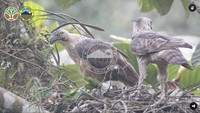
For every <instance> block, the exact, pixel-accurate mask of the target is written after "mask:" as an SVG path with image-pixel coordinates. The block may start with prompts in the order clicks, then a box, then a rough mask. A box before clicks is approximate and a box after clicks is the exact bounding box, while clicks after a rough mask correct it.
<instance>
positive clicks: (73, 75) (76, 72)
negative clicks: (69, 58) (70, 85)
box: [63, 64, 88, 87]
mask: <svg viewBox="0 0 200 113" xmlns="http://www.w3.org/2000/svg"><path fill="white" fill-rule="evenodd" d="M63 68H64V69H66V70H68V71H66V72H65V76H67V77H68V78H70V79H71V80H72V81H73V82H75V83H76V85H77V86H78V87H80V86H84V85H86V84H88V82H87V81H85V80H84V75H83V73H82V72H81V70H80V68H79V66H77V65H75V64H74V65H66V66H63Z"/></svg>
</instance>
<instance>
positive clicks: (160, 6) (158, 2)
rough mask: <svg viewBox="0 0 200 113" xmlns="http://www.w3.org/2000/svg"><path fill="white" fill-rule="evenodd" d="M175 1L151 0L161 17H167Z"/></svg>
mask: <svg viewBox="0 0 200 113" xmlns="http://www.w3.org/2000/svg"><path fill="white" fill-rule="evenodd" d="M147 1H148V0H147ZM149 1H150V0H149ZM173 1H174V0H151V2H152V4H153V5H154V7H155V8H156V9H157V11H158V13H159V14H160V15H165V14H167V13H168V12H169V10H170V8H171V5H172V3H173Z"/></svg>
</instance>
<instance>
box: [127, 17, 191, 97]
mask: <svg viewBox="0 0 200 113" xmlns="http://www.w3.org/2000/svg"><path fill="white" fill-rule="evenodd" d="M133 35H134V36H133V38H132V41H131V45H130V50H131V51H132V52H133V53H134V54H135V55H136V56H137V60H138V64H139V74H140V77H139V82H138V83H139V86H140V85H141V83H142V82H143V80H144V79H145V78H146V67H147V65H148V64H149V63H155V64H157V66H158V68H159V72H160V78H159V82H160V84H161V90H162V95H161V96H162V97H161V98H164V97H165V94H166V93H165V92H166V85H165V82H166V80H167V77H168V70H167V68H168V64H173V65H182V66H184V67H186V68H188V69H192V67H191V66H190V65H189V64H188V62H187V60H186V59H185V58H184V57H183V55H182V53H181V52H180V50H179V49H178V47H184V48H190V49H192V46H191V45H189V44H188V43H186V42H185V41H184V40H183V39H178V38H171V37H169V36H166V35H162V34H159V33H156V32H153V31H152V21H151V20H150V19H148V18H146V17H140V18H137V19H135V20H134V21H133Z"/></svg>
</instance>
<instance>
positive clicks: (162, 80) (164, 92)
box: [153, 64, 168, 106]
mask: <svg viewBox="0 0 200 113" xmlns="http://www.w3.org/2000/svg"><path fill="white" fill-rule="evenodd" d="M167 66H168V65H167V64H160V65H158V68H159V73H160V77H159V83H160V86H161V87H160V88H161V95H160V100H158V101H157V102H156V103H154V104H153V106H157V105H158V104H162V103H164V102H165V101H166V96H167V83H166V81H167V77H168V71H167Z"/></svg>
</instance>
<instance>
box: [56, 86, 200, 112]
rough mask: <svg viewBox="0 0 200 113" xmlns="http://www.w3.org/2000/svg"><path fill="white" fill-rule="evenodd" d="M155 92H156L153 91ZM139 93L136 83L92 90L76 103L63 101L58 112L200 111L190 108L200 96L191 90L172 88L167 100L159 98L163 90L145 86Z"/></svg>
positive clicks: (83, 93) (80, 96)
mask: <svg viewBox="0 0 200 113" xmlns="http://www.w3.org/2000/svg"><path fill="white" fill-rule="evenodd" d="M153 91H154V92H153ZM140 92H141V93H140V94H139V95H138V94H137V93H136V86H134V87H128V88H126V89H117V88H116V89H114V88H113V89H108V90H107V91H106V92H104V93H102V88H97V89H93V90H92V91H90V92H86V91H82V92H81V95H79V96H78V98H77V99H76V100H75V101H73V102H62V104H59V107H58V108H57V111H56V112H55V113H66V112H67V113H166V112H167V113H191V112H192V113H194V112H196V113H199V112H200V108H199V107H197V108H196V109H195V110H194V109H191V107H190V106H191V103H192V102H196V103H197V104H199V102H200V96H194V95H192V94H191V90H184V91H183V90H180V89H179V88H176V89H174V90H173V91H169V92H168V94H167V96H166V99H162V100H161V99H160V97H159V94H160V91H157V92H155V90H154V89H152V88H151V87H149V86H143V88H142V89H141V90H140Z"/></svg>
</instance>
